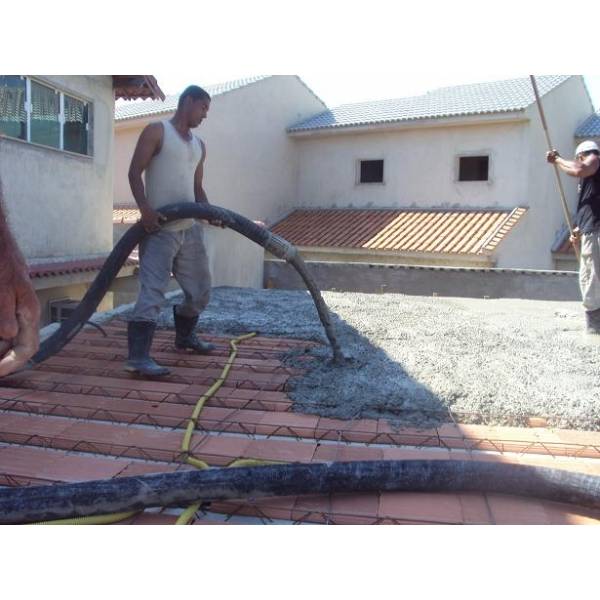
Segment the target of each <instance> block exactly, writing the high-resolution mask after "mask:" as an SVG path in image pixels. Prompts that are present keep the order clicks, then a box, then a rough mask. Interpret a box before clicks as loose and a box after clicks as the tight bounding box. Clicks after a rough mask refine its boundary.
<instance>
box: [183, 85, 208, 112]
mask: <svg viewBox="0 0 600 600" xmlns="http://www.w3.org/2000/svg"><path fill="white" fill-rule="evenodd" d="M188 96H189V97H190V98H191V99H192V100H193V101H194V102H195V101H196V100H210V94H209V93H208V92H207V91H206V90H203V89H202V88H201V87H200V86H198V85H189V86H188V87H186V88H185V90H183V92H181V96H179V101H178V102H177V108H181V107H182V106H183V102H184V100H185V99H186V98H187V97H188Z"/></svg>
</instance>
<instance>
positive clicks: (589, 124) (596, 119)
mask: <svg viewBox="0 0 600 600" xmlns="http://www.w3.org/2000/svg"><path fill="white" fill-rule="evenodd" d="M575 137H576V138H589V137H600V114H599V113H594V114H593V115H590V116H589V117H588V118H587V119H586V120H585V121H584V122H583V123H582V124H581V125H580V126H579V127H578V128H577V130H576V131H575Z"/></svg>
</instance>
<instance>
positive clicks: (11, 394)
mask: <svg viewBox="0 0 600 600" xmlns="http://www.w3.org/2000/svg"><path fill="white" fill-rule="evenodd" d="M23 393H24V392H23V390H22V389H19V388H10V387H3V386H0V401H1V400H12V399H13V398H18V397H19V396H21V395H23ZM0 406H1V402H0Z"/></svg>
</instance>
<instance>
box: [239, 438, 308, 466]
mask: <svg viewBox="0 0 600 600" xmlns="http://www.w3.org/2000/svg"><path fill="white" fill-rule="evenodd" d="M316 448H317V445H316V443H309V442H296V441H289V442H288V441H283V440H253V441H251V442H250V444H249V445H248V448H247V449H246V457H248V458H257V459H265V460H278V461H283V462H303V463H307V462H310V461H311V459H312V457H313V455H314V454H315V450H316Z"/></svg>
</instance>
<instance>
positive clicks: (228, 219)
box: [30, 202, 343, 365]
mask: <svg viewBox="0 0 600 600" xmlns="http://www.w3.org/2000/svg"><path fill="white" fill-rule="evenodd" d="M160 212H161V214H163V215H164V216H165V218H166V221H167V222H168V221H175V220H178V219H190V218H192V219H206V220H211V221H212V220H218V221H221V222H222V223H223V225H225V226H226V227H229V228H230V229H233V230H234V231H237V232H238V233H240V234H241V235H243V236H245V237H247V238H248V239H250V240H252V241H253V242H255V243H257V244H258V245H260V246H262V247H263V248H264V249H265V250H267V251H269V252H270V253H271V254H273V255H275V256H277V257H278V258H281V259H283V260H285V261H287V262H289V263H290V264H291V265H292V266H293V267H294V268H295V269H296V270H297V271H298V272H299V274H300V276H301V277H302V279H303V280H304V282H305V283H306V285H307V287H308V289H309V291H310V293H311V296H312V298H313V301H314V302H315V306H316V308H317V312H318V314H319V318H320V320H321V323H322V324H323V327H324V329H325V333H326V335H327V339H328V340H329V343H330V344H331V348H332V350H333V359H334V361H335V362H336V363H341V362H342V361H343V355H342V351H341V349H340V346H339V344H338V341H337V338H336V335H335V331H334V329H333V325H332V323H331V317H330V314H329V310H328V309H327V306H326V304H325V302H324V301H323V297H322V296H321V292H320V291H319V289H318V288H317V286H316V285H315V283H314V281H313V280H312V278H311V277H310V276H309V275H308V272H307V270H306V266H305V265H304V262H303V261H302V258H301V257H300V255H299V254H298V251H297V250H296V248H295V247H294V246H293V245H292V244H290V243H289V242H287V241H286V240H284V239H283V238H280V237H278V236H276V235H274V234H273V233H271V232H270V231H269V230H268V229H266V228H265V227H261V226H259V225H257V224H256V223H253V222H252V221H250V220H249V219H246V218H245V217H243V216H241V215H238V214H237V213H234V212H233V211H230V210H227V209H225V208H221V207H219V206H214V205H210V204H198V203H192V202H183V203H180V204H169V205H168V206H164V207H163V208H161V209H160ZM147 235H150V234H148V233H147V232H146V231H145V230H144V228H143V226H142V224H141V223H136V224H135V225H133V226H132V227H130V228H129V229H128V230H127V232H126V233H125V234H124V235H123V237H122V238H121V239H120V240H119V242H118V243H117V245H116V246H115V247H114V249H113V251H112V252H111V253H110V255H109V256H108V258H107V259H106V262H105V263H104V265H103V267H102V269H101V270H100V272H99V273H98V276H97V277H96V279H94V281H93V282H92V284H91V286H90V288H89V290H88V291H87V293H86V294H85V296H84V297H83V299H82V300H81V302H80V303H79V305H78V306H77V308H76V309H75V310H74V311H73V313H72V314H71V315H70V316H69V318H68V319H67V320H66V321H64V322H63V323H62V324H61V326H60V328H59V329H58V330H57V331H56V332H55V333H54V334H53V335H51V336H50V337H49V338H48V339H47V340H45V341H44V342H43V343H42V344H41V346H40V349H39V351H38V352H37V354H35V356H34V357H33V358H32V359H31V360H30V365H36V364H39V363H41V362H42V361H44V360H46V359H47V358H48V357H50V356H53V355H54V354H56V353H57V352H59V351H60V349H61V348H63V347H64V346H65V345H66V344H67V343H68V342H69V341H70V340H71V339H72V338H73V337H75V335H77V333H78V332H79V331H80V329H81V328H82V327H83V325H84V324H85V323H86V322H87V321H88V319H89V318H90V317H91V316H92V315H93V314H94V312H95V311H96V308H97V307H98V305H99V304H100V301H101V300H102V298H103V297H104V295H105V294H106V292H107V291H108V290H109V288H110V286H111V284H112V282H113V280H114V279H115V277H116V276H117V274H118V272H119V271H120V269H121V267H122V266H123V264H124V263H125V261H126V260H127V258H128V257H129V255H130V254H131V252H132V251H133V249H134V248H135V247H136V246H137V245H138V244H139V243H140V241H142V239H144V237H145V236H147Z"/></svg>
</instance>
